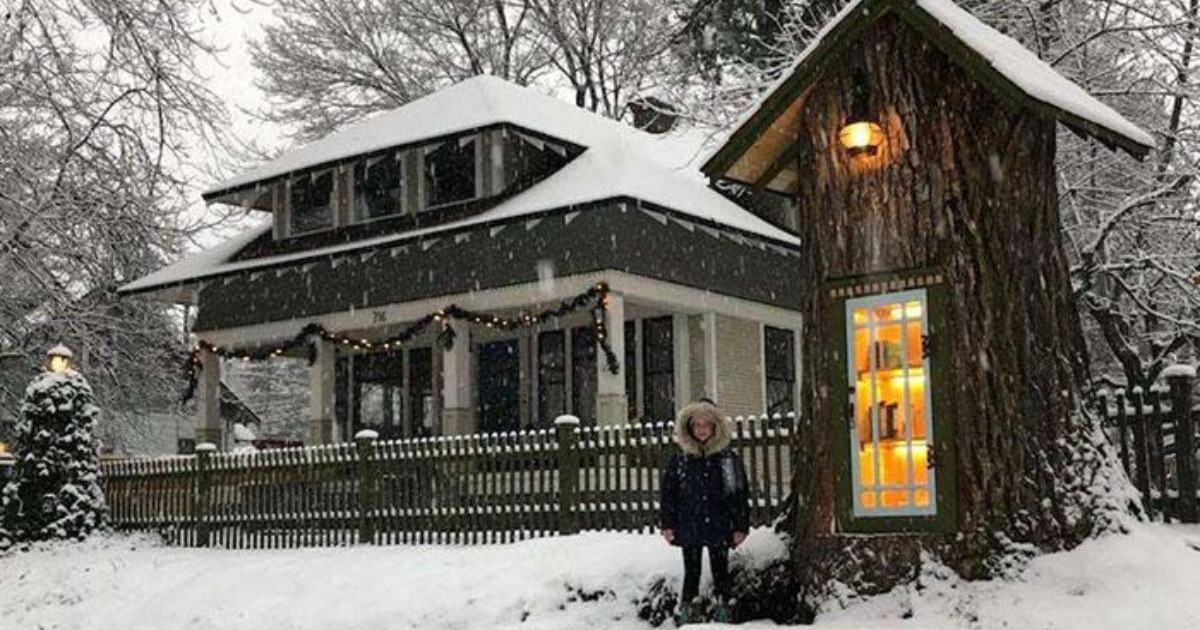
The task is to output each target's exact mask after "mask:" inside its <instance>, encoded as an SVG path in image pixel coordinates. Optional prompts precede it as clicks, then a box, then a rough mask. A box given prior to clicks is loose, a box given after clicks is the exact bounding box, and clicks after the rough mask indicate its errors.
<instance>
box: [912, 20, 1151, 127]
mask: <svg viewBox="0 0 1200 630" xmlns="http://www.w3.org/2000/svg"><path fill="white" fill-rule="evenodd" d="M916 3H917V6H919V7H921V8H922V9H924V10H925V12H926V13H928V14H929V15H931V16H933V17H934V18H936V19H937V20H938V21H939V22H941V23H942V25H943V26H945V27H946V28H948V29H950V31H951V32H953V33H954V34H955V35H956V36H958V38H959V39H960V40H962V41H963V43H965V44H967V45H968V46H970V47H971V49H973V50H975V51H976V52H978V53H979V54H980V55H982V56H983V57H984V58H985V59H987V60H988V62H989V63H991V65H992V67H993V68H995V69H996V70H998V71H999V72H1000V73H1001V74H1003V75H1004V77H1005V78H1007V79H1008V80H1009V81H1012V82H1013V83H1015V84H1016V85H1017V86H1018V87H1020V88H1021V89H1022V90H1024V91H1025V92H1026V93H1028V94H1029V95H1030V96H1032V97H1033V98H1035V99H1037V100H1039V101H1042V102H1043V103H1046V104H1048V105H1052V106H1054V107H1057V108H1058V109H1061V110H1063V111H1065V112H1069V113H1072V114H1075V115H1076V116H1079V117H1080V118H1083V119H1084V120H1090V121H1092V122H1094V123H1096V124H1097V125H1100V126H1101V127H1104V128H1105V129H1108V130H1109V131H1112V132H1114V133H1117V134H1120V135H1122V136H1125V137H1127V138H1129V139H1130V140H1133V141H1134V142H1136V143H1138V144H1141V145H1144V146H1146V147H1153V146H1154V136H1151V135H1150V134H1149V133H1146V132H1145V131H1143V130H1142V129H1141V128H1140V127H1138V126H1137V125H1135V124H1133V123H1131V122H1129V121H1128V120H1126V119H1125V117H1124V116H1122V115H1120V114H1118V113H1117V112H1116V111H1115V110H1113V109H1112V108H1111V107H1109V106H1108V105H1105V104H1104V103H1101V102H1100V101H1099V100H1097V99H1096V97H1094V96H1092V95H1091V94H1088V93H1087V91H1086V90H1084V89H1083V88H1081V87H1079V85H1077V84H1076V83H1075V82H1073V81H1071V80H1069V79H1067V78H1066V77H1064V76H1063V75H1061V74H1059V73H1058V71H1056V70H1055V69H1054V68H1052V67H1050V64H1048V63H1046V62H1044V61H1042V60H1041V59H1039V58H1038V56H1037V55H1035V54H1033V52H1032V51H1030V50H1029V49H1028V48H1025V47H1024V46H1022V45H1021V44H1020V43H1019V42H1017V41H1016V40H1014V39H1012V38H1010V37H1008V36H1007V35H1004V34H1003V33H1001V32H1000V31H997V30H996V29H994V28H992V27H990V26H988V25H987V24H984V23H983V22H981V21H980V20H979V19H978V18H976V17H975V16H973V15H971V14H970V13H968V12H967V11H965V10H964V9H962V8H961V7H959V6H958V5H957V4H955V3H954V2H952V1H951V0H916Z"/></svg>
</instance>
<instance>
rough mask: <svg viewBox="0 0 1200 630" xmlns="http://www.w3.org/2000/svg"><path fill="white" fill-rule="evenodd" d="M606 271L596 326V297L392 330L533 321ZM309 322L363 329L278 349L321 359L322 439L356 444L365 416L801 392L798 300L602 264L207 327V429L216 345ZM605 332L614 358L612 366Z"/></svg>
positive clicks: (217, 438)
mask: <svg viewBox="0 0 1200 630" xmlns="http://www.w3.org/2000/svg"><path fill="white" fill-rule="evenodd" d="M602 283H603V284H605V285H606V286H607V287H608V292H607V295H606V297H605V298H604V308H603V311H602V316H603V320H604V321H603V322H602V324H603V326H602V327H601V328H599V329H598V328H597V327H596V326H595V318H596V316H597V313H596V312H594V311H593V309H591V308H586V307H585V308H579V309H575V310H572V311H571V312H569V313H566V314H563V315H561V316H556V317H551V318H547V319H544V320H542V321H538V322H536V323H530V325H528V326H522V327H520V328H518V329H516V330H500V329H499V328H498V327H494V326H492V325H490V323H489V322H487V321H479V322H472V321H456V322H450V323H449V324H448V325H449V326H451V327H452V328H453V331H454V332H453V342H452V343H450V344H449V347H446V344H445V343H444V341H445V340H444V339H440V338H439V336H440V335H441V334H443V329H442V327H441V326H440V325H438V326H430V327H429V328H428V329H427V330H424V331H422V332H421V333H420V334H419V335H416V336H414V337H413V338H412V339H410V340H408V341H407V342H406V343H404V344H396V345H393V344H390V343H388V344H384V342H383V340H386V339H389V338H392V337H394V336H395V335H396V334H397V332H398V331H403V330H406V329H408V328H410V327H411V326H412V324H413V323H414V322H417V321H420V320H421V319H422V318H425V317H427V316H428V315H429V314H430V313H437V312H439V311H443V310H445V309H446V308H447V307H449V306H450V305H454V306H455V307H457V308H460V309H463V310H465V311H472V312H484V311H486V312H488V313H492V314H495V315H497V316H499V317H505V318H510V319H520V318H522V316H526V315H528V314H530V313H537V312H540V311H543V310H544V309H546V308H547V307H552V306H554V305H556V304H559V303H562V302H564V301H569V300H572V299H573V298H576V297H578V296H579V295H581V294H583V293H585V292H587V291H588V290H589V288H590V287H595V286H598V285H600V284H602ZM306 324H314V325H316V326H319V327H320V328H321V329H323V330H325V331H329V332H331V333H336V334H337V335H339V336H343V337H345V338H349V339H354V340H356V342H355V343H354V344H344V343H343V344H339V343H337V342H336V341H334V340H332V339H326V338H320V337H314V338H312V339H311V340H310V344H311V345H310V347H306V349H305V350H307V351H303V350H302V351H295V352H291V353H280V354H277V355H272V358H271V360H275V361H286V360H293V361H308V360H309V359H310V358H311V365H310V372H309V383H310V388H311V393H312V395H311V405H310V410H309V412H310V413H309V418H308V437H309V440H308V442H309V443H310V444H324V443H336V442H345V441H348V440H349V438H350V437H351V436H353V435H355V434H356V433H357V432H358V431H359V430H362V429H372V430H375V431H376V432H377V433H378V434H379V435H380V436H381V437H383V438H384V439H404V438H419V437H426V436H439V435H441V436H449V435H466V434H472V433H497V432H511V431H518V430H528V429H546V428H550V427H551V426H552V423H553V421H554V419H555V418H556V417H558V416H560V415H563V414H572V415H575V416H577V417H579V418H580V419H581V421H582V422H583V424H584V425H585V426H592V425H595V426H616V425H623V424H627V423H628V422H629V421H631V420H641V421H654V422H662V421H668V420H670V419H672V418H673V417H674V415H675V413H676V411H677V409H678V408H679V407H681V406H682V405H684V404H686V403H687V402H689V401H691V400H694V399H696V398H698V397H701V396H708V397H711V398H714V399H716V400H717V401H718V402H719V403H720V404H721V405H722V408H723V409H724V410H725V412H726V413H728V414H729V415H731V416H739V415H743V416H748V415H758V414H763V413H766V414H767V415H769V416H785V415H786V414H787V413H788V412H790V411H792V410H793V409H794V407H795V402H796V400H797V388H798V378H797V369H796V368H797V366H798V365H799V360H798V355H797V353H798V343H797V342H798V335H799V331H800V326H801V322H800V316H799V313H797V312H795V311H792V310H789V309H787V308H783V307H780V306H774V305H769V304H764V303H761V302H757V301H753V300H749V299H745V298H740V297H733V296H729V295H722V294H717V293H713V292H712V291H709V290H705V289H698V288H694V287H690V286H684V285H681V284H678V283H674V282H667V281H663V280H657V279H652V278H647V277H644V276H639V275H635V274H631V273H628V272H625V271H616V270H605V271H599V272H592V273H583V274H577V275H571V276H566V277H561V278H551V277H545V278H543V279H542V280H541V281H539V282H529V283H523V284H515V285H511V286H505V287H498V288H492V289H485V290H476V291H467V292H462V293H457V294H449V295H443V296H439V297H436V298H426V299H418V300H411V301H407V302H402V303H396V304H388V305H382V306H378V307H371V308H366V309H356V308H349V309H347V310H344V311H341V312H335V313H326V314H322V315H316V316H314V317H312V318H310V319H309V320H308V321H305V322H298V321H296V320H291V321H273V322H270V323H263V324H255V325H248V326H239V327H228V328H220V329H213V330H207V331H204V332H203V333H200V334H199V336H200V338H201V339H202V340H203V341H204V342H205V345H204V346H203V347H204V348H206V349H205V350H202V351H201V352H200V354H199V362H200V364H201V370H200V371H199V376H198V383H197V385H198V386H197V391H196V395H197V397H198V399H199V400H198V402H199V404H198V406H197V407H198V411H199V414H198V418H197V439H198V441H210V442H213V443H215V444H218V445H222V444H225V441H226V438H227V436H224V435H222V430H221V426H222V425H221V423H220V421H219V419H218V418H217V417H216V416H217V414H216V413H215V412H216V410H217V405H216V402H215V400H214V398H215V396H216V392H217V391H218V389H219V383H220V371H221V367H220V364H221V361H220V357H219V354H226V355H228V354H229V353H233V354H234V355H235V356H236V355H237V354H239V353H245V354H246V355H252V354H256V353H260V352H261V349H262V348H264V347H271V346H273V345H278V344H279V343H281V342H282V341H284V340H287V339H291V338H293V337H294V336H295V335H296V334H297V332H298V330H299V329H301V328H302V327H303V326H304V325H306ZM597 330H601V331H603V332H602V333H601V334H603V335H604V336H605V338H606V339H607V341H608V345H609V347H610V348H611V350H612V351H613V354H614V355H615V359H616V361H615V364H616V371H615V373H613V372H612V371H610V370H609V369H608V367H609V366H608V362H607V361H606V360H605V356H604V353H603V352H602V351H601V346H600V344H599V343H598V341H599V339H598V338H597V332H596V331H597ZM356 346H357V347H356ZM209 347H215V348H217V349H219V350H218V351H213V350H209V349H207V348H209ZM309 353H311V357H310V356H309Z"/></svg>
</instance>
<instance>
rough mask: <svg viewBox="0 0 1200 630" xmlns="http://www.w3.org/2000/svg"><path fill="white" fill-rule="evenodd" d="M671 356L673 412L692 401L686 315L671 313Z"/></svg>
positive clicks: (689, 338) (689, 340)
mask: <svg viewBox="0 0 1200 630" xmlns="http://www.w3.org/2000/svg"><path fill="white" fill-rule="evenodd" d="M671 342H672V345H674V346H675V347H674V352H672V354H673V355H674V356H673V357H672V359H673V361H674V364H675V413H679V410H680V409H683V407H684V405H687V404H688V403H689V402H691V401H692V371H691V346H690V344H691V335H690V334H688V316H687V315H684V314H680V313H672V314H671Z"/></svg>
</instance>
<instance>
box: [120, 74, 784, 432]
mask: <svg viewBox="0 0 1200 630" xmlns="http://www.w3.org/2000/svg"><path fill="white" fill-rule="evenodd" d="M654 127H655V128H656V130H657V131H660V132H661V131H663V130H664V127H665V125H663V124H662V120H661V117H657V118H656V121H655V124H654ZM695 144H696V143H694V142H692V143H690V146H689V142H688V138H686V137H683V136H681V135H680V134H679V133H671V132H668V133H662V134H657V135H656V134H651V133H649V132H647V131H641V130H638V129H635V128H633V127H631V126H629V125H626V124H624V123H621V122H618V121H613V120H609V119H606V118H603V117H601V116H599V115H596V114H592V113H590V112H586V111H584V110H582V109H579V108H577V107H574V106H573V105H570V104H568V103H565V102H561V101H558V100H556V99H554V98H552V97H549V96H546V95H543V94H541V93H539V92H538V91H536V90H533V89H529V88H524V87H519V86H516V85H513V84H511V83H508V82H505V81H503V80H500V79H497V78H493V77H487V76H483V77H477V78H474V79H471V80H468V81H464V82H462V83H459V84H457V85H454V86H452V87H449V88H446V89H444V90H442V91H440V92H437V93H435V94H432V95H430V96H427V97H425V98H423V99H420V100H417V101H414V102H412V103H409V104H407V105H405V106H403V107H400V108H398V109H395V110H393V111H389V112H386V113H383V114H380V115H377V116H375V117H373V118H370V119H368V120H366V121H363V122H361V123H358V124H356V125H353V126H350V127H348V128H346V129H344V130H342V131H339V132H337V133H334V134H332V135H330V136H328V137H326V138H324V139H321V140H319V141H317V142H314V143H312V144H309V145H307V146H303V147H301V148H298V149H295V150H293V151H290V152H288V153H285V154H283V155H282V156H280V157H279V158H277V159H275V160H272V161H270V162H267V163H266V164H263V165H261V166H259V167H257V168H254V169H252V170H250V171H248V172H245V173H243V174H241V175H239V176H237V177H234V178H232V179H230V180H228V181H225V182H222V183H220V184H218V185H217V186H215V187H213V188H212V189H210V190H208V191H207V192H205V193H204V199H205V200H206V201H207V202H209V203H218V204H233V205H240V206H244V207H247V208H250V209H252V210H253V211H256V212H261V213H262V215H263V217H264V222H263V225H262V227H260V228H257V229H253V230H250V231H247V232H246V233H245V234H242V235H240V236H238V237H236V238H233V239H231V240H229V241H228V242H226V243H224V244H221V245H219V246H217V247H215V248H213V249H211V250H209V251H206V252H203V253H200V254H198V255H195V256H192V257H191V258H188V259H185V260H183V261H181V262H179V263H177V264H175V265H172V266H170V267H167V268H165V269H162V270H160V271H158V272H156V273H153V274H151V275H149V276H146V277H144V278H142V279H140V280H138V281H136V282H133V283H132V284H129V285H127V286H125V287H123V288H122V291H123V292H124V293H126V294H130V295H133V294H149V295H151V296H152V297H153V298H155V299H160V300H165V301H170V302H173V303H177V304H185V305H190V306H194V307H196V308H197V311H198V312H197V316H196V319H195V324H194V327H193V333H194V334H195V335H196V336H197V337H198V338H199V339H200V340H201V345H200V346H199V349H198V351H197V353H196V356H195V359H194V361H195V363H196V364H197V365H196V367H197V368H198V369H197V370H196V372H197V382H196V396H197V398H198V402H199V405H198V407H199V413H198V416H199V419H198V424H197V439H198V440H204V439H208V440H211V441H214V442H216V443H218V444H221V443H223V442H225V443H227V440H226V439H225V437H227V436H223V435H222V430H221V428H220V427H221V425H220V423H219V422H217V421H216V420H215V419H216V417H217V403H216V401H217V396H216V392H217V391H218V390H219V383H220V358H221V357H226V358H233V359H238V358H242V357H244V358H246V359H262V360H274V361H287V360H298V361H306V360H307V361H310V362H311V370H310V375H311V388H312V405H311V410H312V411H311V418H310V421H311V424H310V433H309V435H310V441H311V442H312V443H323V442H329V441H343V440H346V439H348V438H349V437H350V436H353V435H354V434H355V433H356V432H357V431H358V430H360V429H363V428H372V429H375V430H377V431H378V432H379V433H380V434H381V436H382V437H407V436H419V435H429V434H461V433H467V432H478V431H488V432H492V431H506V430H515V429H518V428H529V427H547V426H549V425H550V423H552V422H553V420H554V418H555V417H557V416H559V415H561V414H564V413H570V414H574V415H576V416H578V417H580V418H581V419H582V420H583V422H585V423H601V424H614V423H624V422H627V421H629V420H631V419H651V420H667V419H669V418H671V417H673V415H674V413H675V411H676V409H677V408H678V407H679V406H681V405H682V404H685V403H686V402H688V401H689V400H691V399H694V398H696V397H699V396H710V397H713V398H715V399H718V400H719V401H720V402H721V404H722V405H723V407H724V408H725V409H726V410H727V411H728V412H729V413H731V414H751V413H753V414H761V413H764V412H770V413H772V414H783V415H784V416H786V413H787V412H790V411H792V409H793V408H794V405H795V402H796V400H797V395H796V394H797V385H798V383H797V379H796V373H797V365H798V362H797V360H796V352H797V346H798V343H797V341H798V339H797V336H798V331H799V329H800V323H801V322H800V318H799V314H798V312H797V310H796V296H797V280H798V278H797V276H796V274H794V273H792V272H791V271H788V270H794V269H795V268H796V257H797V256H798V253H799V246H800V242H799V240H798V239H797V238H796V237H795V236H794V235H793V234H792V233H791V232H789V231H788V230H785V229H782V228H781V227H779V226H778V225H777V224H776V223H778V222H779V219H778V215H776V217H775V218H774V219H773V220H774V221H775V222H776V223H773V222H772V221H768V220H766V219H764V218H763V217H761V216H759V215H757V214H755V212H751V211H749V210H747V209H744V208H743V207H741V206H739V205H737V204H735V203H734V202H732V201H730V200H729V199H728V198H727V197H726V196H724V195H722V194H721V193H718V192H716V191H714V190H713V189H711V188H709V187H708V185H707V182H706V181H705V179H704V178H703V176H702V175H701V174H700V173H699V171H698V169H697V168H696V167H695V166H694V165H693V166H691V167H690V168H689V167H687V166H686V163H687V162H688V161H689V160H691V159H693V158H695V157H696V155H697V150H696V147H695ZM765 207H767V206H764V208H765ZM761 212H764V213H765V212H767V211H766V210H763V211H761Z"/></svg>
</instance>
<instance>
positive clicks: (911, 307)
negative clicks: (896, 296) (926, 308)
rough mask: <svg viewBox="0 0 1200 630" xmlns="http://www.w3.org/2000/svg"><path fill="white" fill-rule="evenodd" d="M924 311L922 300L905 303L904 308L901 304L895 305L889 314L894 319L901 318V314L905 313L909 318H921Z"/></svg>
mask: <svg viewBox="0 0 1200 630" xmlns="http://www.w3.org/2000/svg"><path fill="white" fill-rule="evenodd" d="M922 312H923V311H922V310H921V303H920V302H909V303H908V304H905V305H904V308H903V310H901V308H900V305H898V304H897V305H896V306H893V307H892V310H891V311H890V312H889V313H888V315H889V316H890V317H891V318H892V319H900V314H901V313H903V314H904V316H905V317H907V318H909V319H920V318H921V313H922Z"/></svg>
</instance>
